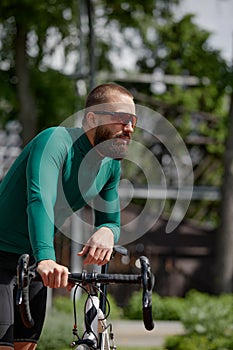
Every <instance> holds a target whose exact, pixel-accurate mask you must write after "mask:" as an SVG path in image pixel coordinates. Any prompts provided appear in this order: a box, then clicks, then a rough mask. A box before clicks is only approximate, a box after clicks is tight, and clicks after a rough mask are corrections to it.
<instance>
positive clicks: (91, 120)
mask: <svg viewBox="0 0 233 350" xmlns="http://www.w3.org/2000/svg"><path fill="white" fill-rule="evenodd" d="M86 122H87V124H88V126H89V128H90V129H93V128H96V126H97V121H96V116H95V114H94V113H93V112H88V113H87V115H86Z"/></svg>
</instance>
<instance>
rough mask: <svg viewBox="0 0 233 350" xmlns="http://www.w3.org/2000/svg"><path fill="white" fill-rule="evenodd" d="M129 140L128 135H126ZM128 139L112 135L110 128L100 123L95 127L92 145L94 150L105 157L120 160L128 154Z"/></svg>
mask: <svg viewBox="0 0 233 350" xmlns="http://www.w3.org/2000/svg"><path fill="white" fill-rule="evenodd" d="M126 136H127V137H128V138H129V141H130V135H128V134H127V135H126ZM129 141H127V143H126V141H125V139H124V140H123V139H122V138H121V137H120V136H116V137H112V133H111V131H110V130H106V128H105V127H104V126H103V125H101V126H98V127H97V128H96V133H95V136H94V145H95V147H96V150H97V151H98V152H99V153H101V154H102V155H103V156H105V157H110V158H113V159H117V160H122V159H123V158H125V157H126V156H127V154H128V143H129Z"/></svg>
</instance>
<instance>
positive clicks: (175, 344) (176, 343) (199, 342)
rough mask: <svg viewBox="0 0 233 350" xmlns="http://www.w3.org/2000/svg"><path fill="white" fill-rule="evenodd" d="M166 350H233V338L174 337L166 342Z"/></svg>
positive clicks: (194, 335) (193, 335) (192, 335)
mask: <svg viewBox="0 0 233 350" xmlns="http://www.w3.org/2000/svg"><path fill="white" fill-rule="evenodd" d="M165 347H166V350H232V349H233V337H231V338H224V337H219V338H215V339H209V338H208V337H206V336H199V335H197V334H191V335H182V336H172V337H169V338H168V339H167V340H166V345H165Z"/></svg>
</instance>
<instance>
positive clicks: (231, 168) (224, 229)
mask: <svg viewBox="0 0 233 350" xmlns="http://www.w3.org/2000/svg"><path fill="white" fill-rule="evenodd" d="M228 132H229V134H228V138H227V143H226V151H225V174H224V179H223V185H222V202H221V224H220V228H219V231H218V234H217V240H216V248H215V249H216V250H215V253H216V261H215V263H216V265H215V271H214V273H215V278H214V284H215V286H214V287H215V292H216V293H223V292H228V293H229V292H232V290H233V288H232V287H233V283H232V282H233V94H232V95H231V102H230V113H229V128H228Z"/></svg>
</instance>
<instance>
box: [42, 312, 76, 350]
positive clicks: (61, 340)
mask: <svg viewBox="0 0 233 350" xmlns="http://www.w3.org/2000/svg"><path fill="white" fill-rule="evenodd" d="M72 328H73V318H72V317H70V315H69V314H67V313H64V312H57V311H56V310H53V311H50V312H49V313H48V315H47V317H46V320H45V325H44V328H43V332H42V335H41V338H40V341H39V343H38V346H37V349H38V350H45V349H46V350H57V349H62V348H63V349H68V348H69V344H70V343H71V342H72V340H73V334H72Z"/></svg>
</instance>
